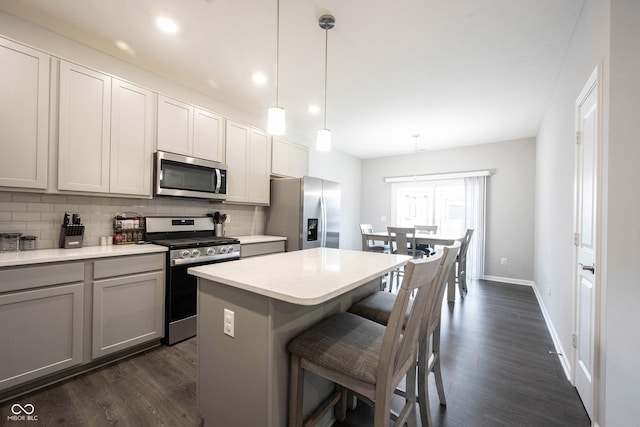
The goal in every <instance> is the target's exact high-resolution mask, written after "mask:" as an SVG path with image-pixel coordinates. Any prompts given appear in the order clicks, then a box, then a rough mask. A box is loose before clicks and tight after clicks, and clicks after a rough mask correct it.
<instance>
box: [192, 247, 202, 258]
mask: <svg viewBox="0 0 640 427" xmlns="http://www.w3.org/2000/svg"><path fill="white" fill-rule="evenodd" d="M199 256H200V250H198V249H194V250H192V251H191V258H198V257H199Z"/></svg>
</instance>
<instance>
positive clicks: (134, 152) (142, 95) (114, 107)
mask: <svg viewBox="0 0 640 427" xmlns="http://www.w3.org/2000/svg"><path fill="white" fill-rule="evenodd" d="M111 101H112V102H111V173H110V186H109V191H110V192H111V193H120V194H134V195H139V196H148V197H151V166H152V164H153V159H152V157H153V135H152V131H153V118H152V115H153V93H152V92H151V91H149V90H146V89H143V88H141V87H138V86H135V85H132V84H130V83H126V82H123V81H120V80H118V79H113V82H112V97H111Z"/></svg>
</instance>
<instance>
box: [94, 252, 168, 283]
mask: <svg viewBox="0 0 640 427" xmlns="http://www.w3.org/2000/svg"><path fill="white" fill-rule="evenodd" d="M155 270H164V254H151V255H136V256H123V257H114V258H107V259H101V260H98V261H95V262H94V263H93V278H94V279H102V278H104V277H115V276H123V275H125V274H136V273H144V272H147V271H155Z"/></svg>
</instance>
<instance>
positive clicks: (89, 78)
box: [58, 61, 153, 197]
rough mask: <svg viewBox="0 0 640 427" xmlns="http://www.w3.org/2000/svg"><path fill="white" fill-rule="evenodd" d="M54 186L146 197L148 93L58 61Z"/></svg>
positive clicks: (150, 154) (149, 170)
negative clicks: (58, 83) (57, 134)
mask: <svg viewBox="0 0 640 427" xmlns="http://www.w3.org/2000/svg"><path fill="white" fill-rule="evenodd" d="M59 105H60V107H59V108H60V110H59V116H60V118H59V130H58V132H59V140H58V189H59V190H64V191H82V192H90V193H107V194H116V195H130V196H144V197H151V174H152V166H153V93H152V92H151V91H149V90H147V89H144V88H141V87H139V86H136V85H133V84H131V83H127V82H124V81H121V80H118V79H116V78H112V77H111V76H108V75H106V74H102V73H99V72H97V71H94V70H90V69H88V68H84V67H82V66H79V65H76V64H72V63H70V62H66V61H60V104H59Z"/></svg>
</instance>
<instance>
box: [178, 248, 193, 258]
mask: <svg viewBox="0 0 640 427" xmlns="http://www.w3.org/2000/svg"><path fill="white" fill-rule="evenodd" d="M190 256H191V252H189V251H187V250H184V251H182V252H180V257H181V258H183V259H186V258H189V257H190Z"/></svg>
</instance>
